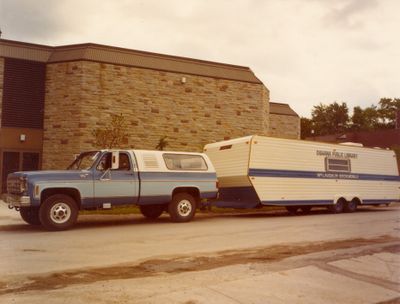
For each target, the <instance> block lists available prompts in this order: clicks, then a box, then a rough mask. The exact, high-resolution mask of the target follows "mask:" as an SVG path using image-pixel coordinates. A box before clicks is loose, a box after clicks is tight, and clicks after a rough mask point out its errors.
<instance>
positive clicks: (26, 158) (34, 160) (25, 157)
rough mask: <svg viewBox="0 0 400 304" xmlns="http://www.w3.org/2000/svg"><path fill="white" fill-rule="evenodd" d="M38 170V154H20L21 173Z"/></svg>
mask: <svg viewBox="0 0 400 304" xmlns="http://www.w3.org/2000/svg"><path fill="white" fill-rule="evenodd" d="M36 170H39V153H32V152H24V153H22V171H36Z"/></svg>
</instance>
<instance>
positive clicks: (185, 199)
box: [168, 193, 196, 223]
mask: <svg viewBox="0 0 400 304" xmlns="http://www.w3.org/2000/svg"><path fill="white" fill-rule="evenodd" d="M168 212H169V215H170V217H171V219H172V221H174V222H178V223H182V222H189V221H190V220H191V219H192V218H193V217H194V214H195V213H196V200H195V199H194V198H193V196H191V195H190V194H188V193H178V194H175V195H174V196H173V197H172V201H171V202H170V203H169V205H168Z"/></svg>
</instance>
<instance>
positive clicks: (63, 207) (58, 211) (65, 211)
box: [50, 202, 71, 224]
mask: <svg viewBox="0 0 400 304" xmlns="http://www.w3.org/2000/svg"><path fill="white" fill-rule="evenodd" d="M70 216H71V208H70V207H69V206H68V205H67V204H65V203H63V202H60V203H56V204H54V206H53V207H52V208H51V210H50V217H51V220H52V221H53V222H55V223H57V224H63V223H65V222H67V221H68V220H69V218H70Z"/></svg>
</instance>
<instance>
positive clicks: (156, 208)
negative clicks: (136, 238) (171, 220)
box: [139, 205, 165, 220]
mask: <svg viewBox="0 0 400 304" xmlns="http://www.w3.org/2000/svg"><path fill="white" fill-rule="evenodd" d="M139 209H140V212H141V213H142V215H143V216H144V217H146V218H148V219H152V220H155V219H157V218H159V217H160V215H161V214H162V213H163V212H164V210H165V205H140V206H139Z"/></svg>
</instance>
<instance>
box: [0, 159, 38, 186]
mask: <svg viewBox="0 0 400 304" xmlns="http://www.w3.org/2000/svg"><path fill="white" fill-rule="evenodd" d="M39 159H40V154H39V153H35V152H3V169H2V175H1V177H2V178H1V181H2V183H1V191H2V193H4V192H7V175H8V174H10V173H13V172H16V171H35V170H39V165H40V164H39Z"/></svg>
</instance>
